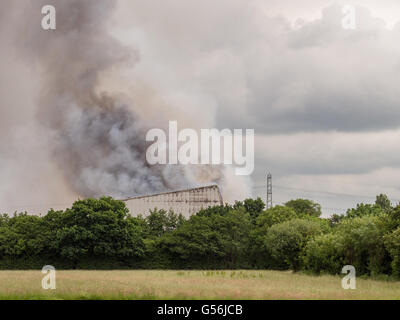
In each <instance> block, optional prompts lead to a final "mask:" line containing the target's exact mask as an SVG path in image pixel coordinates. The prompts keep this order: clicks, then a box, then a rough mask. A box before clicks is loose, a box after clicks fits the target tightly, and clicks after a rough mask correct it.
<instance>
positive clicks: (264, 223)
mask: <svg viewBox="0 0 400 320" xmlns="http://www.w3.org/2000/svg"><path fill="white" fill-rule="evenodd" d="M298 217H299V216H298V214H297V213H296V211H295V210H294V209H292V208H290V207H285V206H275V207H272V208H269V209H268V210H265V211H263V212H262V213H261V214H260V215H259V217H258V218H257V226H258V227H259V228H261V229H262V231H264V232H265V231H267V229H268V228H270V227H271V226H273V225H274V224H278V223H281V222H285V221H289V220H292V219H295V218H298Z"/></svg>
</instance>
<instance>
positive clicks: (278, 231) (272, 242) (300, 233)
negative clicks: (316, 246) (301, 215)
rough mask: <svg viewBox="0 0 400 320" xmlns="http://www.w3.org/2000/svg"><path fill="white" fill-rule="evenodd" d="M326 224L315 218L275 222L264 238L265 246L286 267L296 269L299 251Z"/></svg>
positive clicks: (298, 262)
mask: <svg viewBox="0 0 400 320" xmlns="http://www.w3.org/2000/svg"><path fill="white" fill-rule="evenodd" d="M323 224H325V226H323ZM327 226H328V225H327V221H322V220H321V221H319V220H316V219H293V220H289V221H286V222H283V223H279V224H275V225H273V226H272V227H271V228H270V229H269V230H268V232H267V234H266V236H265V238H264V243H265V247H266V248H267V249H268V250H269V251H270V252H271V255H272V257H273V258H274V259H276V260H280V261H284V262H285V263H286V264H287V266H288V268H290V269H293V270H294V271H297V270H299V269H300V266H301V256H300V253H301V251H302V250H303V248H304V247H305V246H306V244H307V242H308V241H309V240H310V239H311V238H312V237H314V236H316V235H319V234H322V232H323V231H324V229H326V228H327Z"/></svg>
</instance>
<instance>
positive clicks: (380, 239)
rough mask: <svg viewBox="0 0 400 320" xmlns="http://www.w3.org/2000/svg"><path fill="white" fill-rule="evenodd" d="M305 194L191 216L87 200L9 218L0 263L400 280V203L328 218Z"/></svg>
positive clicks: (0, 225)
mask: <svg viewBox="0 0 400 320" xmlns="http://www.w3.org/2000/svg"><path fill="white" fill-rule="evenodd" d="M320 215H321V207H320V205H319V204H317V203H315V202H313V201H311V200H307V199H296V200H291V201H289V202H287V203H286V204H285V205H280V206H279V205H277V206H275V207H273V208H270V209H268V210H265V206H264V203H263V202H262V201H261V199H259V198H258V199H247V200H245V201H243V202H239V201H238V202H236V203H235V204H234V205H224V206H218V207H212V208H208V209H203V210H201V211H199V212H198V213H197V214H195V215H193V216H191V217H190V218H188V219H186V218H184V217H183V216H182V215H179V214H176V213H174V212H172V211H170V212H166V211H164V210H157V209H155V210H152V211H150V212H149V214H148V215H146V216H145V217H142V216H139V217H132V216H130V215H129V212H128V209H127V208H126V206H125V203H124V202H121V201H117V200H114V199H112V198H100V199H87V200H80V201H77V202H75V203H74V204H73V206H72V207H71V208H69V209H67V210H64V211H54V210H50V211H49V212H48V213H47V214H46V215H45V216H43V217H38V216H31V215H28V214H27V213H20V214H14V215H13V216H12V217H10V216H8V215H6V214H4V215H1V216H0V268H2V269H31V268H41V267H42V266H43V265H47V264H50V265H54V266H55V267H56V268H60V269H61V268H72V269H74V268H80V269H83V268H86V269H101V268H103V269H109V268H120V269H123V268H157V269H162V268H168V269H182V268H183V269H210V268H212V269H226V268H230V269H237V268H248V269H249V268H252V269H281V270H285V269H287V270H289V269H290V270H294V271H298V270H307V271H310V272H313V273H331V274H337V273H340V272H341V269H342V267H343V266H344V265H346V264H351V265H354V266H355V267H356V270H357V274H359V275H360V274H365V275H380V274H386V275H393V276H395V277H400V205H397V206H393V205H392V204H391V203H390V201H389V200H388V198H387V197H386V196H385V195H379V196H377V199H376V202H375V203H374V204H359V205H357V206H356V208H353V209H349V210H348V211H347V213H346V214H345V215H337V214H336V215H332V216H331V217H330V218H328V219H325V218H321V217H320Z"/></svg>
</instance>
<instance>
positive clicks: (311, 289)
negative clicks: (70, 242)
mask: <svg viewBox="0 0 400 320" xmlns="http://www.w3.org/2000/svg"><path fill="white" fill-rule="evenodd" d="M43 276H44V275H43V274H42V273H41V272H40V271H0V299H399V298H400V282H386V281H375V280H365V279H357V289H356V290H343V289H342V287H341V277H334V276H309V275H304V274H293V273H292V272H281V271H80V270H79V271H57V275H56V276H57V277H56V284H57V288H56V289H55V290H44V289H42V287H41V282H42V277H43Z"/></svg>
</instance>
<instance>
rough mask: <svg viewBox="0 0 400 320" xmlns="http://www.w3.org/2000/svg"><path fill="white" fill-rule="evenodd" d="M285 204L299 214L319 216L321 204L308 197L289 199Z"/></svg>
mask: <svg viewBox="0 0 400 320" xmlns="http://www.w3.org/2000/svg"><path fill="white" fill-rule="evenodd" d="M285 206H287V207H289V208H292V209H293V210H294V211H296V213H297V214H298V215H299V216H304V215H308V216H313V217H319V216H320V215H321V205H319V204H318V203H316V202H314V201H311V200H308V199H296V200H290V201H288V202H286V203H285Z"/></svg>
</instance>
